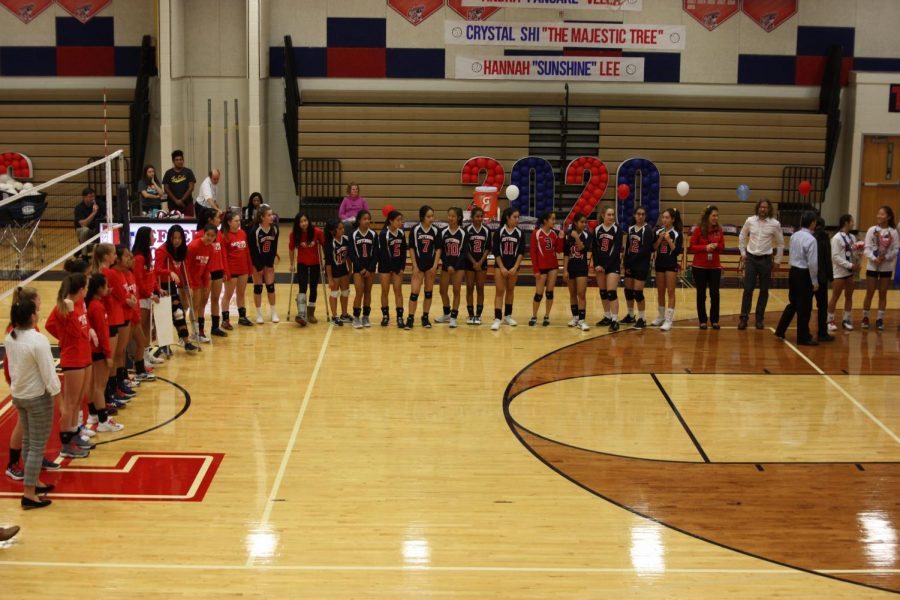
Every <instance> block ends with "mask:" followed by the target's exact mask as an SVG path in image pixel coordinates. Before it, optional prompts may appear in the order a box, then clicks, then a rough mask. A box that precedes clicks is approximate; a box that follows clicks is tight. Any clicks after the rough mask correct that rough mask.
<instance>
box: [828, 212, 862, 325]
mask: <svg viewBox="0 0 900 600" xmlns="http://www.w3.org/2000/svg"><path fill="white" fill-rule="evenodd" d="M853 226H854V223H853V215H842V216H841V219H840V221H838V232H837V233H836V234H834V237H832V238H831V263H832V265H833V266H834V281H832V282H831V301H830V302H829V303H828V331H837V325H835V322H834V311H835V309H836V308H837V303H838V300H839V299H840V297H841V294H842V293H843V294H844V315H843V319H841V325H842V326H843V327H844V329H846V330H847V331H853V318H852V312H853V290H854V289H856V274H857V273H859V269H860V266H861V263H860V260H859V258H860V253H859V251H860V247H859V242H858V241H857V240H856V236H855V235H853V234H852V233H851V231H853Z"/></svg>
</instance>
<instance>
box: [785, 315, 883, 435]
mask: <svg viewBox="0 0 900 600" xmlns="http://www.w3.org/2000/svg"><path fill="white" fill-rule="evenodd" d="M769 330H770V331H771V332H772V333H774V332H775V330H774V329H772V328H771V327H770V328H769ZM782 341H783V342H784V343H785V344H787V346H788V348H790V349H791V350H793V351H794V352H796V353H797V356H799V357H800V358H802V359H803V360H805V361H806V364H808V365H809V366H811V367H812V368H813V369H815V371H816V373H818V374H819V375H821V376H822V377H824V378H825V381H827V382H828V383H830V384H831V385H832V386H834V388H835V389H836V390H837V391H839V392H840V393H841V394H843V395H844V397H845V398H846V399H847V400H849V401H850V402H852V403H853V404H854V405H855V406H856V408H858V409H859V410H860V411H861V412H862V413H863V414H864V415H866V416H867V417H869V419H871V420H872V422H873V423H875V424H876V425H878V427H880V428H881V430H882V431H884V432H885V433H886V434H888V435H889V436H890V437H891V439H893V440H894V441H895V442H897V443H898V444H900V437H898V436H897V434H896V433H894V432H893V430H891V428H890V427H888V426H887V425H885V424H884V423H882V422H881V420H880V419H879V418H878V417H876V416H875V415H873V414H872V413H871V412H869V409H868V408H866V407H865V406H863V404H862V403H861V402H860V401H859V400H857V399H856V398H854V397H853V396H852V395H850V392H848V391H847V390H845V389H844V388H843V387H842V386H841V384H839V383H838V382H837V381H835V380H834V379H832V378H831V376H830V375H828V374H827V373H825V371H823V370H822V369H820V368H819V365H817V364H816V363H814V362H813V361H812V360H810V358H809V357H808V356H806V355H805V354H803V352H801V351H800V349H799V348H797V346H795V345H794V344H792V343H790V342H789V341H787V339H784V340H782Z"/></svg>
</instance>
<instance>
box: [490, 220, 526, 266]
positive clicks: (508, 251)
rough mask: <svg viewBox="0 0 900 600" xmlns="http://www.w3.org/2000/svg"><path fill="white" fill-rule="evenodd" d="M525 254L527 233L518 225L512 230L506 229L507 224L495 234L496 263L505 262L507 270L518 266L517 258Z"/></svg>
mask: <svg viewBox="0 0 900 600" xmlns="http://www.w3.org/2000/svg"><path fill="white" fill-rule="evenodd" d="M524 255H525V234H523V233H522V230H521V229H519V228H518V227H515V228H513V230H512V231H509V230H507V229H506V225H504V226H503V227H501V228H500V229H498V230H497V233H495V234H494V261H495V264H498V265H499V264H500V263H503V266H504V267H506V269H507V270H509V269H512V268H513V267H515V266H516V260H517V259H518V258H519V257H520V256H524Z"/></svg>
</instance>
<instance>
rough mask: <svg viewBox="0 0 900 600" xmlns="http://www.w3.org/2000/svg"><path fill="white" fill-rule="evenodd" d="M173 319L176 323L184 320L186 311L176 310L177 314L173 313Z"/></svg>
mask: <svg viewBox="0 0 900 600" xmlns="http://www.w3.org/2000/svg"><path fill="white" fill-rule="evenodd" d="M172 317H174V319H175V320H176V321H180V320H181V319H183V318H184V311H183V310H181V309H180V308H176V309H175V312H174V313H172Z"/></svg>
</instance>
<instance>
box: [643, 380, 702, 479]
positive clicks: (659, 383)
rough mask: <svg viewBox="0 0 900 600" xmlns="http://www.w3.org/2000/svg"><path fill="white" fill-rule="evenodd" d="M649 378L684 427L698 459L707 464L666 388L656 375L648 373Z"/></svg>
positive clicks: (698, 443)
mask: <svg viewBox="0 0 900 600" xmlns="http://www.w3.org/2000/svg"><path fill="white" fill-rule="evenodd" d="M650 377H652V378H653V383H655V384H656V387H657V388H659V391H660V392H661V393H662V395H663V398H665V399H666V402H668V403H669V408H671V409H672V412H673V413H675V416H676V417H678V422H679V423H681V426H682V427H684V432H685V433H686V434H688V437H689V438H691V442H693V444H694V448H696V449H697V452H699V453H700V458H702V459H703V462H705V463H707V464H708V463H709V462H710V460H709V456H707V454H706V452H705V451H704V450H703V446H701V445H700V441H699V440H698V439H697V436H695V435H694V432H693V431H691V428H690V426H689V425H688V424H687V421H685V420H684V417H683V416H681V411H679V410H678V407H677V406H675V403H674V402H673V401H672V398H670V397H669V393H668V392H667V391H666V388H664V387H663V384H662V382H660V380H659V377H657V376H656V373H650Z"/></svg>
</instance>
